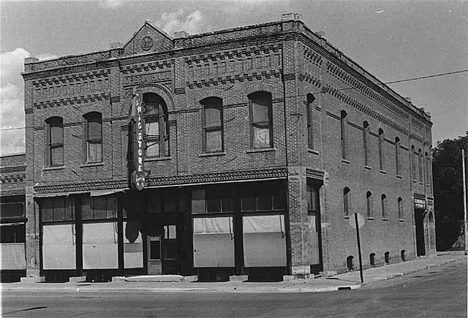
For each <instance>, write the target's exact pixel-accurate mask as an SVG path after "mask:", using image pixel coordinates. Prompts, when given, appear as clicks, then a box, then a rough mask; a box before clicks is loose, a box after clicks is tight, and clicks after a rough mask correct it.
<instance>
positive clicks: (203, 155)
mask: <svg viewBox="0 0 468 318" xmlns="http://www.w3.org/2000/svg"><path fill="white" fill-rule="evenodd" d="M225 155H226V153H225V152H224V151H223V152H207V153H201V154H199V155H198V157H219V156H225Z"/></svg>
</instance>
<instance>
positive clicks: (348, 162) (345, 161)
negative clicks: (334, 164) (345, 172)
mask: <svg viewBox="0 0 468 318" xmlns="http://www.w3.org/2000/svg"><path fill="white" fill-rule="evenodd" d="M341 162H343V163H347V164H348V165H349V164H350V163H351V161H349V160H348V159H343V158H342V159H341Z"/></svg>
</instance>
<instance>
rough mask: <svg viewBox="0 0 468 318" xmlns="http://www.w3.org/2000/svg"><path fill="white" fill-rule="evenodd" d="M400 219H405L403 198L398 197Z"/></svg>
mask: <svg viewBox="0 0 468 318" xmlns="http://www.w3.org/2000/svg"><path fill="white" fill-rule="evenodd" d="M398 219H400V220H403V199H402V198H401V197H399V198H398Z"/></svg>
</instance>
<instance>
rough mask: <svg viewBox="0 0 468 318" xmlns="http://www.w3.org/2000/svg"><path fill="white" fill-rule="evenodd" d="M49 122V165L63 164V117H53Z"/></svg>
mask: <svg viewBox="0 0 468 318" xmlns="http://www.w3.org/2000/svg"><path fill="white" fill-rule="evenodd" d="M46 123H47V148H48V149H47V165H48V166H50V167H55V166H63V162H64V160H63V157H64V150H63V119H62V118H61V117H51V118H49V119H47V120H46Z"/></svg>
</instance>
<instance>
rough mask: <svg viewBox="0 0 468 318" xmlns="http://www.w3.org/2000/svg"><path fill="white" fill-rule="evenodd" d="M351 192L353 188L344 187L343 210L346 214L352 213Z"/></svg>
mask: <svg viewBox="0 0 468 318" xmlns="http://www.w3.org/2000/svg"><path fill="white" fill-rule="evenodd" d="M350 192H351V190H350V189H349V188H348V187H346V188H344V189H343V212H344V215H349V214H350V210H351V206H350V205H351V202H350V201H351V199H350V196H351V195H350Z"/></svg>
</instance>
